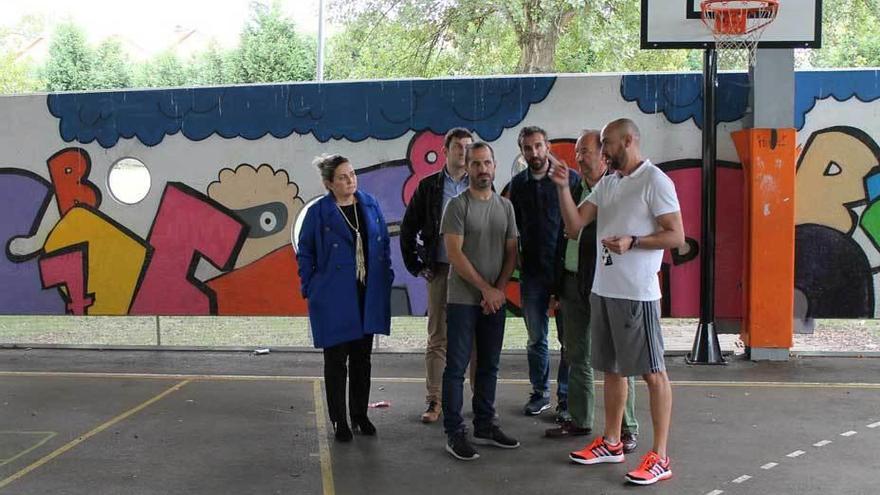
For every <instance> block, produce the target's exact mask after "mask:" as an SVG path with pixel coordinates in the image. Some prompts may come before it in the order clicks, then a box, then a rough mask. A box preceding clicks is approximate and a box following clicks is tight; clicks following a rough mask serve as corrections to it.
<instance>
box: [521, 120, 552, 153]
mask: <svg viewBox="0 0 880 495" xmlns="http://www.w3.org/2000/svg"><path fill="white" fill-rule="evenodd" d="M532 134H540V135H542V136H544V141H547V131H545V130H544V129H541V128H540V127H538V126H536V125H529V126H525V127H523V128H522V129H520V130H519V137H517V138H516V145H517V146H518V147H520V148H522V143H523V140H524V139H525V138H527V137H529V136H531V135H532Z"/></svg>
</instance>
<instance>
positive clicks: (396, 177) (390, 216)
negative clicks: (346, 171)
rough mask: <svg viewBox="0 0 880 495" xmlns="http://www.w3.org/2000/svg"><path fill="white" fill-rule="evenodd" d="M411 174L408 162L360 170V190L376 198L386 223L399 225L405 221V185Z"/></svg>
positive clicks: (397, 162) (388, 163)
mask: <svg viewBox="0 0 880 495" xmlns="http://www.w3.org/2000/svg"><path fill="white" fill-rule="evenodd" d="M411 174H412V171H411V170H410V169H409V162H407V161H406V160H395V161H392V162H385V163H381V164H379V165H375V166H373V167H369V168H366V169H361V170H358V174H357V175H358V189H360V190H361V191H365V192H368V193H370V194H372V195H373V196H375V197H376V200H377V201H379V207H380V208H382V214H383V215H385V221H386V222H388V223H397V222H400V221H401V220H403V212H404V211H406V205H404V204H403V185H404V183H405V182H406V180H407V179H408V178H409V176H410V175H411Z"/></svg>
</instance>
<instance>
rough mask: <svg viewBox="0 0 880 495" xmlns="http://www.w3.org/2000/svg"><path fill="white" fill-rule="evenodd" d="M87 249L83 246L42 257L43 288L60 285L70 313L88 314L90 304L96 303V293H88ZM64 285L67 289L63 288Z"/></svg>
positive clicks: (41, 276)
mask: <svg viewBox="0 0 880 495" xmlns="http://www.w3.org/2000/svg"><path fill="white" fill-rule="evenodd" d="M86 249H88V248H86V247H85V246H82V247H81V248H78V249H76V250H75V251H67V252H63V253H61V254H55V255H51V256H46V257H43V258H40V278H41V280H42V282H43V288H44V289H48V288H51V287H58V292H60V293H61V297H62V298H64V301H65V302H66V303H67V314H70V315H77V316H82V315H85V314H88V308H89V306H91V305H92V304H94V303H95V297H94V294H86V273H88V271H87V268H86V255H85V250H86ZM62 286H63V287H64V288H65V289H66V290H61V287H62Z"/></svg>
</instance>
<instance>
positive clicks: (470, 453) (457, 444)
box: [446, 431, 480, 461]
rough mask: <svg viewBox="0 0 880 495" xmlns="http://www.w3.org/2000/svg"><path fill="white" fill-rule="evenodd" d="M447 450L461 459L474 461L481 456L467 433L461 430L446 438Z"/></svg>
mask: <svg viewBox="0 0 880 495" xmlns="http://www.w3.org/2000/svg"><path fill="white" fill-rule="evenodd" d="M446 452H449V454H450V455H451V456H452V457H455V458H456V459H458V460H460V461H473V460H475V459H479V458H480V454H478V453H477V451H476V450H475V449H474V446H473V445H471V443H470V442H469V441H468V439H467V433H466V432H464V431H460V432H458V433H455V434H452V435H449V438H448V439H447V440H446Z"/></svg>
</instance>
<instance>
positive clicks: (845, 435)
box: [840, 430, 857, 437]
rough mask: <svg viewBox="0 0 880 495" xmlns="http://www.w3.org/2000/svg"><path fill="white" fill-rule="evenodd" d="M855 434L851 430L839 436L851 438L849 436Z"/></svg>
mask: <svg viewBox="0 0 880 495" xmlns="http://www.w3.org/2000/svg"><path fill="white" fill-rule="evenodd" d="M856 433H857V432H855V431H853V430H849V431H845V432H843V433H841V434H840V436H842V437H851V436H853V435H855V434H856Z"/></svg>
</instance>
